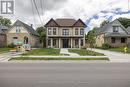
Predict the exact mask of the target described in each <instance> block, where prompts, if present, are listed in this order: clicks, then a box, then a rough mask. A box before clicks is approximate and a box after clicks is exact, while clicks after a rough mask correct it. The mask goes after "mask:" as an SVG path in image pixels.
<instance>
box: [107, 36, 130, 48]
mask: <svg viewBox="0 0 130 87" xmlns="http://www.w3.org/2000/svg"><path fill="white" fill-rule="evenodd" d="M105 42H107V43H108V44H109V45H110V46H111V47H123V46H126V45H130V38H129V37H107V38H105Z"/></svg>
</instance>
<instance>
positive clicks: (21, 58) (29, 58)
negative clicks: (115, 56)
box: [10, 57, 109, 61]
mask: <svg viewBox="0 0 130 87" xmlns="http://www.w3.org/2000/svg"><path fill="white" fill-rule="evenodd" d="M11 60H107V61H108V60H109V59H108V58H31V57H16V58H11V59H10V61H11Z"/></svg>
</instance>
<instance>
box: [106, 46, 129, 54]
mask: <svg viewBox="0 0 130 87" xmlns="http://www.w3.org/2000/svg"><path fill="white" fill-rule="evenodd" d="M108 50H110V51H116V52H124V47H120V48H109V49H108ZM127 53H130V48H128V51H127Z"/></svg>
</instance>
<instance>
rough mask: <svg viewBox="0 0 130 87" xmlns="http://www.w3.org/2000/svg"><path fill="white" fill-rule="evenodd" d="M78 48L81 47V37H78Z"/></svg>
mask: <svg viewBox="0 0 130 87" xmlns="http://www.w3.org/2000/svg"><path fill="white" fill-rule="evenodd" d="M79 48H81V39H80V38H79Z"/></svg>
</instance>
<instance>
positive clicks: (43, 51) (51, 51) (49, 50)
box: [22, 48, 60, 56]
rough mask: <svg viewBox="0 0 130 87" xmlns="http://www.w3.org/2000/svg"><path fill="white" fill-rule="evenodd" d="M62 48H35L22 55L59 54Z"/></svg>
mask: <svg viewBox="0 0 130 87" xmlns="http://www.w3.org/2000/svg"><path fill="white" fill-rule="evenodd" d="M59 54H60V49H52V48H41V49H34V50H31V51H29V52H27V53H24V54H22V55H51V56H55V55H59Z"/></svg>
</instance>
